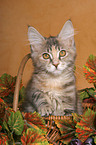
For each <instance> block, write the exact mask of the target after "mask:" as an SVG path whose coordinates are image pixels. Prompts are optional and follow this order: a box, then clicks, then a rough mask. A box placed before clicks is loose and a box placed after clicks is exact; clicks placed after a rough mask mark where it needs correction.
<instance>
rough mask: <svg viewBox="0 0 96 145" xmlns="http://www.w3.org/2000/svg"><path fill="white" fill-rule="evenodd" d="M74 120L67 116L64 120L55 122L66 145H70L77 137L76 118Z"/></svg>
mask: <svg viewBox="0 0 96 145" xmlns="http://www.w3.org/2000/svg"><path fill="white" fill-rule="evenodd" d="M74 120H75V121H74ZM74 120H73V119H72V116H69V117H67V116H66V118H65V119H64V120H55V124H56V125H57V127H58V128H59V129H60V132H61V134H62V137H61V139H60V140H61V141H62V142H63V143H65V144H67V143H69V142H70V141H71V139H72V138H73V137H74V136H75V129H76V128H75V125H76V118H75V119H74Z"/></svg>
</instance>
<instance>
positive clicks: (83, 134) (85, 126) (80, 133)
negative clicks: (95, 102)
mask: <svg viewBox="0 0 96 145" xmlns="http://www.w3.org/2000/svg"><path fill="white" fill-rule="evenodd" d="M95 122H96V112H94V111H92V110H91V109H88V110H87V111H86V112H85V113H84V114H83V115H82V118H81V120H80V122H77V124H76V134H75V135H76V136H77V137H78V139H80V140H81V141H82V142H84V141H85V140H86V139H87V138H88V137H89V136H91V135H94V134H96V126H95Z"/></svg>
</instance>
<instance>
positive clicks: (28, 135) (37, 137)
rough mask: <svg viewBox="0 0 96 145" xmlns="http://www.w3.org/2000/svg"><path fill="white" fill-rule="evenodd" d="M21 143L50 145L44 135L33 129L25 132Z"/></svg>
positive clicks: (26, 144) (23, 144)
mask: <svg viewBox="0 0 96 145" xmlns="http://www.w3.org/2000/svg"><path fill="white" fill-rule="evenodd" d="M21 142H22V145H36V144H37V145H38V144H39V145H42V144H44V145H49V143H48V141H47V139H46V138H45V137H44V135H43V134H42V133H41V132H39V131H37V130H34V129H33V128H28V129H27V131H25V132H23V134H22V136H21Z"/></svg>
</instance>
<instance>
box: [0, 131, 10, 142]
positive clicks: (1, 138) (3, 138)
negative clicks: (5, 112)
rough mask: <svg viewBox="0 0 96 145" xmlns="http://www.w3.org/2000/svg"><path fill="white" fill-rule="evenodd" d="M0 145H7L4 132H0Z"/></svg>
mask: <svg viewBox="0 0 96 145" xmlns="http://www.w3.org/2000/svg"><path fill="white" fill-rule="evenodd" d="M0 145H8V137H7V135H6V134H5V133H0Z"/></svg>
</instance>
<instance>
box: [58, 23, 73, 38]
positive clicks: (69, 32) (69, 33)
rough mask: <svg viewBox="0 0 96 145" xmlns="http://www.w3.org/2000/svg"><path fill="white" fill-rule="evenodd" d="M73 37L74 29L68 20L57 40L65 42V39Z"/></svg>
mask: <svg viewBox="0 0 96 145" xmlns="http://www.w3.org/2000/svg"><path fill="white" fill-rule="evenodd" d="M73 36H74V28H73V25H72V22H71V20H68V21H67V22H66V23H65V24H64V26H63V28H62V30H61V32H60V33H59V35H58V38H59V39H60V40H66V39H68V38H70V37H73Z"/></svg>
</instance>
